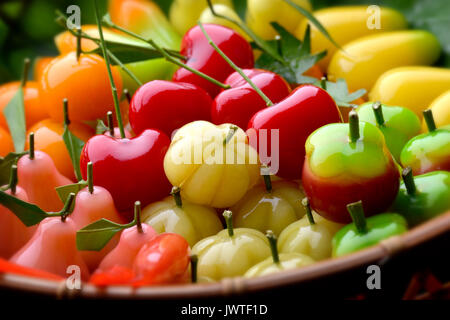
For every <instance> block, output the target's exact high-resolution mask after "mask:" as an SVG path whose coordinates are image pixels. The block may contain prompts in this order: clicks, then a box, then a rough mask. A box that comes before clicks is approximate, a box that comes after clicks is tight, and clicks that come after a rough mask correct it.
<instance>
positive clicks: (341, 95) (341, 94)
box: [316, 79, 367, 107]
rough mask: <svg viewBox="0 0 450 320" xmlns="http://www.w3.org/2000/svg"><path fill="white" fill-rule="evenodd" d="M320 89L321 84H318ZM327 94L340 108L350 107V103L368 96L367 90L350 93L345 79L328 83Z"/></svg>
mask: <svg viewBox="0 0 450 320" xmlns="http://www.w3.org/2000/svg"><path fill="white" fill-rule="evenodd" d="M316 85H317V86H319V87H320V82H318V83H316ZM326 85H327V92H328V93H329V94H330V96H331V97H332V98H333V99H334V101H336V104H337V105H338V106H340V107H350V106H351V105H350V103H351V102H352V101H355V100H356V99H358V98H360V97H362V96H363V95H365V94H366V92H367V91H366V89H359V90H357V91H355V92H352V93H350V92H349V91H348V86H347V82H346V81H345V80H344V79H338V81H337V82H331V81H327V82H326Z"/></svg>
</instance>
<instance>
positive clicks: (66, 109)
mask: <svg viewBox="0 0 450 320" xmlns="http://www.w3.org/2000/svg"><path fill="white" fill-rule="evenodd" d="M63 113H64V125H65V126H69V125H70V119H69V101H68V100H67V98H64V99H63Z"/></svg>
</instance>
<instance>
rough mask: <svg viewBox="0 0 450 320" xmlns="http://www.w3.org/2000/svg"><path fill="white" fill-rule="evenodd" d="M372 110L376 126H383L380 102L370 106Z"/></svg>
mask: <svg viewBox="0 0 450 320" xmlns="http://www.w3.org/2000/svg"><path fill="white" fill-rule="evenodd" d="M372 110H373V113H374V115H375V120H376V121H377V124H378V125H379V126H380V127H382V126H384V125H385V121H384V116H383V106H382V105H381V102H380V101H376V102H374V103H373V105H372Z"/></svg>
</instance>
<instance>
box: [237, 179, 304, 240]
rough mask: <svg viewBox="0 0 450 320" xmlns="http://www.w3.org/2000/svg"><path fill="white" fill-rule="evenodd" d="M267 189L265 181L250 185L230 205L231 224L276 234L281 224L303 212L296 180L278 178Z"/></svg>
mask: <svg viewBox="0 0 450 320" xmlns="http://www.w3.org/2000/svg"><path fill="white" fill-rule="evenodd" d="M271 185H272V190H271V191H268V190H267V186H266V185H264V183H262V184H259V185H257V186H255V187H253V188H252V189H250V190H249V191H248V192H247V193H246V195H245V196H244V197H243V198H242V199H241V200H240V201H239V202H238V203H236V204H235V205H234V206H233V207H231V211H232V212H233V218H234V225H235V226H236V227H237V228H253V229H256V230H259V231H261V232H266V231H267V230H272V231H273V233H274V234H275V235H276V236H278V235H279V234H280V233H281V231H283V229H284V228H286V227H287V226H288V225H290V224H291V223H293V222H294V221H297V220H298V219H300V218H301V217H303V216H304V215H305V209H304V207H303V205H302V203H301V199H303V197H304V196H305V195H304V193H303V192H302V191H301V190H300V189H299V186H298V184H297V183H295V182H291V181H285V180H279V181H274V182H272V183H271Z"/></svg>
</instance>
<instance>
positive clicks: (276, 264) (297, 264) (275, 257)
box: [244, 230, 314, 278]
mask: <svg viewBox="0 0 450 320" xmlns="http://www.w3.org/2000/svg"><path fill="white" fill-rule="evenodd" d="M266 237H267V239H269V243H270V248H271V250H272V257H269V258H267V259H266V260H264V261H261V262H260V263H258V264H256V265H254V266H253V267H251V268H250V269H248V270H247V272H246V273H245V275H244V276H245V277H246V278H253V277H258V276H265V275H268V274H271V273H276V272H280V271H282V270H288V269H295V268H301V267H306V266H308V265H310V264H313V263H314V260H313V259H312V258H311V257H309V256H307V255H304V254H301V253H281V254H278V249H277V238H276V236H275V235H274V234H273V232H272V231H271V230H269V231H267V233H266Z"/></svg>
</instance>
